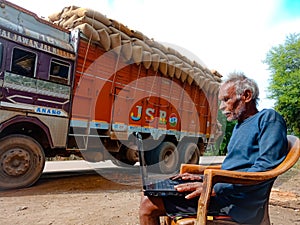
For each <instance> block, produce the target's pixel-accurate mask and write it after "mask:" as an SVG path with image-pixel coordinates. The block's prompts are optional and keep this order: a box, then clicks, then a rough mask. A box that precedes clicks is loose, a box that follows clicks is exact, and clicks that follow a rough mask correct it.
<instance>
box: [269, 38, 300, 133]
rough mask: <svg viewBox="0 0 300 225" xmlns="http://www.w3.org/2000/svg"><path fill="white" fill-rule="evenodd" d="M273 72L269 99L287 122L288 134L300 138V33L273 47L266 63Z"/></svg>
mask: <svg viewBox="0 0 300 225" xmlns="http://www.w3.org/2000/svg"><path fill="white" fill-rule="evenodd" d="M264 63H266V64H267V65H268V66H269V70H270V71H271V79H270V84H269V87H268V91H269V93H270V94H269V96H268V97H269V98H270V99H273V100H275V110H277V111H278V112H279V113H280V114H281V115H282V116H283V117H284V118H285V120H286V122H287V126H288V132H289V133H292V134H295V135H297V136H300V99H299V97H300V88H299V87H300V33H298V34H290V35H289V36H287V37H286V41H285V43H284V44H280V45H279V46H275V47H272V48H271V49H270V50H269V52H268V53H267V56H266V59H265V61H264Z"/></svg>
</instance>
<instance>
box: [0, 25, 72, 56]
mask: <svg viewBox="0 0 300 225" xmlns="http://www.w3.org/2000/svg"><path fill="white" fill-rule="evenodd" d="M0 36H1V37H3V38H6V39H9V40H12V41H15V42H18V43H21V44H23V45H26V46H29V47H32V48H35V49H38V50H40V51H44V52H49V53H52V54H55V55H59V56H61V57H64V58H68V59H75V55H74V54H72V53H69V52H66V51H64V50H61V49H58V48H55V47H53V46H50V45H47V44H44V43H41V42H38V41H35V40H32V39H30V38H26V37H23V36H21V35H18V34H14V33H11V32H9V31H6V30H3V29H0Z"/></svg>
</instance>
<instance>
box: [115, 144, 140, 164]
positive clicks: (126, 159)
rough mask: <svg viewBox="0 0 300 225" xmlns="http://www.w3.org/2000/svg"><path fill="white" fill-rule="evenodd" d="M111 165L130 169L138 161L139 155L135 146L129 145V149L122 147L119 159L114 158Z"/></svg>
mask: <svg viewBox="0 0 300 225" xmlns="http://www.w3.org/2000/svg"><path fill="white" fill-rule="evenodd" d="M111 161H112V163H113V164H115V165H116V166H121V167H131V166H133V165H134V164H135V163H136V162H138V161H139V153H138V150H137V146H136V145H130V146H129V147H126V146H124V147H123V148H122V149H121V151H120V155H119V157H114V158H113V159H112V160H111Z"/></svg>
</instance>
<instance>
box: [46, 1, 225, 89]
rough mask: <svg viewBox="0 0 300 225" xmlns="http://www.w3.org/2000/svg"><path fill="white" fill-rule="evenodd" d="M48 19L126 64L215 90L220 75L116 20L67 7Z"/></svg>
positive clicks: (98, 13)
mask: <svg viewBox="0 0 300 225" xmlns="http://www.w3.org/2000/svg"><path fill="white" fill-rule="evenodd" d="M48 18H49V20H50V21H51V22H52V23H54V24H56V25H58V26H60V27H63V28H65V29H68V30H73V29H79V30H80V31H81V32H82V33H83V34H84V35H85V36H86V37H87V38H88V39H90V40H91V41H94V42H98V43H99V44H100V45H101V46H102V47H103V48H104V49H105V50H106V51H110V50H113V51H114V52H116V53H117V54H122V56H123V58H124V59H125V60H126V61H130V60H133V61H134V63H136V64H138V65H139V64H141V63H142V64H143V66H144V67H145V68H146V69H149V68H150V67H152V69H153V70H154V71H157V70H159V71H160V72H161V73H162V74H163V75H165V76H170V77H176V78H177V79H180V80H181V81H182V82H185V81H187V82H188V83H189V84H191V83H192V82H193V81H194V82H195V83H196V84H197V85H198V86H199V88H202V89H204V90H205V91H209V92H211V93H216V92H217V91H218V88H219V84H220V82H221V77H222V76H221V75H220V74H219V73H218V72H217V71H210V70H208V69H207V68H205V67H203V66H202V65H201V64H199V63H197V62H196V61H191V60H190V59H188V58H187V57H185V56H183V55H181V54H180V53H179V52H178V51H177V50H175V49H173V48H170V47H166V46H164V45H162V44H160V43H159V42H156V41H154V40H153V39H150V38H148V37H147V36H145V35H144V34H143V33H141V32H139V31H136V30H131V29H129V28H128V27H127V26H125V25H123V24H122V23H119V22H118V21H116V20H112V19H108V18H107V17H106V16H105V15H103V14H101V13H100V12H97V11H95V10H92V9H86V8H80V7H77V6H69V7H65V8H64V9H63V10H62V11H60V12H57V13H54V14H52V15H50V16H49V17H48Z"/></svg>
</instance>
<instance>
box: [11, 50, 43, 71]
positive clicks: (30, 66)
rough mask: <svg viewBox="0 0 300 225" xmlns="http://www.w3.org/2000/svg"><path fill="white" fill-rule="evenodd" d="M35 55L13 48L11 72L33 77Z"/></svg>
mask: <svg viewBox="0 0 300 225" xmlns="http://www.w3.org/2000/svg"><path fill="white" fill-rule="evenodd" d="M36 58H37V56H36V54H35V53H33V52H29V51H26V50H23V49H19V48H14V49H13V57H12V64H11V72H12V73H16V74H19V75H23V76H27V77H34V71H35V64H36Z"/></svg>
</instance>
